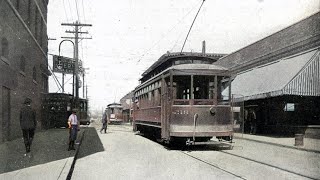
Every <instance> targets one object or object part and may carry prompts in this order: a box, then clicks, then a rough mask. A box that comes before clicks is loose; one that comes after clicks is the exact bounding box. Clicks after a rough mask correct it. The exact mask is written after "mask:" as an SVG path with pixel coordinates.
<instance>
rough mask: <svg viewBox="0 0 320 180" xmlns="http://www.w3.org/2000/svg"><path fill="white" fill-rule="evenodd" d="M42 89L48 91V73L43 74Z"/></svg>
mask: <svg viewBox="0 0 320 180" xmlns="http://www.w3.org/2000/svg"><path fill="white" fill-rule="evenodd" d="M42 89H43V91H44V92H46V93H47V92H48V78H47V76H46V75H42Z"/></svg>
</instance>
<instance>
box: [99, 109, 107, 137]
mask: <svg viewBox="0 0 320 180" xmlns="http://www.w3.org/2000/svg"><path fill="white" fill-rule="evenodd" d="M101 122H102V128H101V129H100V133H102V130H104V133H105V134H106V133H107V125H108V121H107V115H106V112H104V113H103V115H102V119H101Z"/></svg>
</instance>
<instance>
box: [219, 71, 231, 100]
mask: <svg viewBox="0 0 320 180" xmlns="http://www.w3.org/2000/svg"><path fill="white" fill-rule="evenodd" d="M229 85H230V84H229V77H225V76H218V92H217V93H218V94H217V96H218V97H217V98H218V102H226V101H228V100H229V93H226V94H225V95H224V93H222V92H223V91H224V90H225V89H226V88H227V87H228V86H229Z"/></svg>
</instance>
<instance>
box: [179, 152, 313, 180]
mask: <svg viewBox="0 0 320 180" xmlns="http://www.w3.org/2000/svg"><path fill="white" fill-rule="evenodd" d="M219 152H221V153H224V154H227V155H230V156H234V157H237V158H241V159H245V160H248V161H251V162H255V163H258V164H262V165H265V166H269V167H272V168H275V169H279V170H281V171H285V172H288V173H291V174H295V175H297V176H301V177H304V178H309V179H313V180H319V179H318V178H315V177H311V176H308V175H304V174H300V173H297V172H294V171H291V170H288V169H285V168H281V167H277V166H275V165H272V164H269V163H265V162H262V161H258V160H254V159H251V158H248V157H243V156H240V155H236V154H232V153H229V152H225V151H219ZM181 153H183V154H185V155H187V156H189V157H191V158H193V159H196V160H198V161H201V162H203V163H205V164H207V165H210V166H212V167H215V168H217V169H219V170H222V171H224V172H226V173H228V174H231V175H233V176H235V177H238V178H241V179H245V178H244V177H242V176H240V175H237V174H235V173H232V172H231V171H228V170H226V169H223V168H221V167H219V166H218V165H215V164H213V163H210V162H207V161H206V160H203V159H201V158H199V157H196V156H194V155H191V154H189V153H186V152H183V151H181Z"/></svg>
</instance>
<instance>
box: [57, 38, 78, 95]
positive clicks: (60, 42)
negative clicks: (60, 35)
mask: <svg viewBox="0 0 320 180" xmlns="http://www.w3.org/2000/svg"><path fill="white" fill-rule="evenodd" d="M64 41H69V42H71V43H72V45H73V59H74V58H75V48H74V42H73V41H71V40H70V39H64V40H62V41H61V42H60V44H59V58H60V50H61V44H62V43H63V42H64ZM73 69H74V68H73ZM73 86H74V70H73V84H72V94H74V93H73V91H74V87H73ZM62 93H64V73H62Z"/></svg>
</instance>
